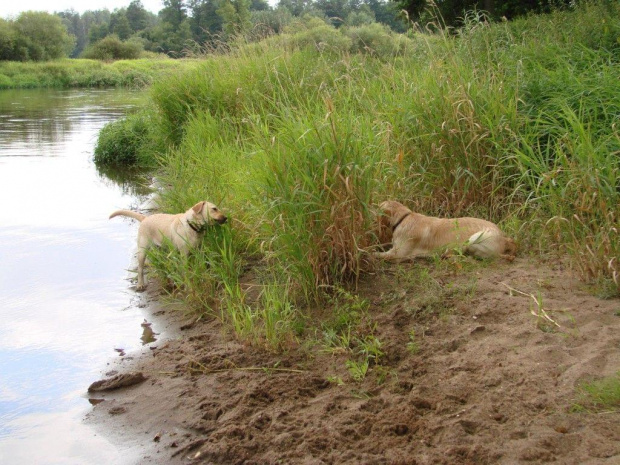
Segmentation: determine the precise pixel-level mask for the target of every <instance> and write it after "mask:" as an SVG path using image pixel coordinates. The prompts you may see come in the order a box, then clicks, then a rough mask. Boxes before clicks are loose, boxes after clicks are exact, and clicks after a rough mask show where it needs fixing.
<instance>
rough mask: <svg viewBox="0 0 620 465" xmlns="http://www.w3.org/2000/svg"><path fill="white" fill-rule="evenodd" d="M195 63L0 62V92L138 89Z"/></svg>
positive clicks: (160, 61) (182, 60)
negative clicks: (20, 90)
mask: <svg viewBox="0 0 620 465" xmlns="http://www.w3.org/2000/svg"><path fill="white" fill-rule="evenodd" d="M198 62H199V60H196V59H179V60H173V59H170V58H164V57H162V58H157V59H154V58H149V59H139V60H118V61H112V62H104V61H98V60H85V59H69V58H67V59H62V60H54V61H48V62H16V61H0V89H26V88H59V89H67V88H80V87H132V88H141V87H146V86H149V85H150V84H151V83H153V82H154V81H155V80H158V79H162V78H164V77H165V76H166V75H167V74H169V73H171V72H178V71H182V70H186V71H187V70H190V69H192V68H193V67H194V66H195V65H196V64H197V63H198Z"/></svg>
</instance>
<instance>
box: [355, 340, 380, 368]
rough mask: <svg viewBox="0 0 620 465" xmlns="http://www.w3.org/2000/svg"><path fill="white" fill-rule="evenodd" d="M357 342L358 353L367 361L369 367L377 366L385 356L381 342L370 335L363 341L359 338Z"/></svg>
mask: <svg viewBox="0 0 620 465" xmlns="http://www.w3.org/2000/svg"><path fill="white" fill-rule="evenodd" d="M356 342H357V352H358V353H359V354H360V355H362V356H363V357H364V358H365V359H366V360H367V362H368V364H369V365H370V364H372V365H377V364H378V362H379V359H380V358H381V357H383V355H384V354H383V351H382V350H381V341H380V340H379V339H377V338H376V337H375V336H374V335H372V334H369V335H366V336H364V337H363V338H361V339H360V338H358V339H357V341H356Z"/></svg>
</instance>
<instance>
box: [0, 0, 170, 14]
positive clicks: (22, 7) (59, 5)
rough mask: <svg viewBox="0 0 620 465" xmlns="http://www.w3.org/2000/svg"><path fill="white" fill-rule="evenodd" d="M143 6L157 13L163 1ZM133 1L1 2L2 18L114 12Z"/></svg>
mask: <svg viewBox="0 0 620 465" xmlns="http://www.w3.org/2000/svg"><path fill="white" fill-rule="evenodd" d="M141 1H142V5H143V6H144V8H146V9H147V10H149V11H152V12H153V13H157V12H158V11H159V10H161V9H162V8H163V3H162V0H141ZM130 3H131V0H88V1H84V0H0V17H1V18H5V19H6V18H7V17H9V16H12V17H15V16H17V15H19V13H21V12H22V11H29V10H33V11H48V12H50V13H53V12H55V11H65V10H70V9H71V8H73V9H74V10H75V11H77V12H78V13H83V12H85V11H86V10H103V9H104V8H107V9H108V10H110V11H114V9H115V8H124V7H127V5H129V4H130Z"/></svg>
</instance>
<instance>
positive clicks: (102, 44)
mask: <svg viewBox="0 0 620 465" xmlns="http://www.w3.org/2000/svg"><path fill="white" fill-rule="evenodd" d="M143 50H144V47H143V46H142V43H141V42H140V41H134V40H128V41H126V42H123V41H122V40H120V39H119V38H118V37H117V36H115V35H110V36H107V37H104V38H103V39H101V40H100V41H99V42H97V43H95V44H93V45H91V46H89V47H87V48H86V50H84V52H83V53H82V58H90V59H92V60H135V59H136V58H140V55H141V54H142V51H143Z"/></svg>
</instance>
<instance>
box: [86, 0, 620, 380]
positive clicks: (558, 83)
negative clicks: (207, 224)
mask: <svg viewBox="0 0 620 465" xmlns="http://www.w3.org/2000/svg"><path fill="white" fill-rule="evenodd" d="M619 75H620V4H618V3H617V2H605V1H601V2H593V3H581V4H580V5H579V6H578V7H577V8H576V9H575V10H574V11H565V12H559V11H558V12H553V13H551V14H548V15H541V16H531V17H528V18H524V19H518V20H515V21H511V22H503V23H497V24H489V23H488V22H486V21H485V20H484V18H483V17H482V16H480V15H479V14H476V13H471V14H469V15H468V16H467V17H466V19H465V25H464V27H463V28H462V29H459V30H458V31H454V34H448V33H446V32H445V31H443V30H442V29H441V28H438V27H435V25H430V26H429V28H428V31H427V32H424V33H409V34H406V35H400V34H394V33H391V32H388V31H387V30H386V29H384V28H383V27H381V26H379V25H369V26H361V27H350V28H344V27H343V28H340V29H335V28H333V27H332V26H329V25H327V24H325V23H323V22H322V21H319V20H316V19H313V20H310V21H306V22H299V23H297V24H295V25H294V26H293V27H290V28H289V29H288V30H287V31H285V33H283V34H281V35H277V36H273V37H269V38H267V39H265V40H262V41H260V42H257V43H238V44H236V45H233V46H228V47H227V49H226V50H225V52H221V53H213V54H210V55H208V56H206V57H205V59H204V60H203V62H202V63H201V64H200V65H198V66H197V67H195V68H193V69H191V70H188V71H185V72H180V73H175V74H170V75H167V76H166V77H164V78H162V79H159V80H157V81H156V82H155V83H154V84H153V86H152V89H151V100H152V107H151V108H149V109H147V110H145V111H142V112H139V113H136V114H133V115H130V116H128V117H127V118H126V119H124V120H123V121H120V122H117V123H112V124H111V125H110V126H109V127H108V128H106V130H105V131H104V132H102V136H101V138H100V140H99V144H98V147H97V150H96V161H97V162H98V163H114V160H113V159H112V158H110V157H107V158H106V157H105V156H103V157H102V156H101V154H102V153H108V154H113V153H114V152H115V150H108V148H109V144H114V143H115V142H114V141H115V140H120V138H123V137H129V138H132V137H133V136H132V135H133V134H137V136H136V137H134V141H135V142H136V143H134V144H126V143H125V144H122V145H123V146H125V147H129V148H130V150H131V153H129V154H124V155H122V157H124V158H125V160H130V161H133V162H135V161H136V160H140V161H139V162H140V163H142V164H146V165H150V166H151V167H153V166H156V167H157V177H158V178H159V180H160V181H161V183H162V184H163V185H166V186H168V187H167V188H166V189H165V191H164V192H163V193H162V198H161V202H162V208H163V209H164V210H166V211H173V212H176V211H183V210H184V209H186V208H187V206H188V205H192V204H193V203H195V202H196V201H197V200H200V199H209V200H211V201H213V202H214V203H216V204H218V205H220V206H222V207H223V208H224V209H225V210H226V212H227V214H229V217H230V218H231V219H232V221H229V225H226V226H224V227H221V228H215V229H214V231H213V233H212V234H211V233H209V234H207V235H206V237H205V241H204V244H202V246H201V247H200V248H199V249H198V250H197V251H196V253H194V254H192V255H190V256H189V257H184V256H181V255H179V254H177V253H175V252H174V251H171V250H158V251H153V252H152V253H151V256H150V260H151V263H152V272H153V273H154V274H155V275H157V276H158V277H159V279H160V281H161V282H162V283H163V285H164V287H165V288H166V289H167V290H168V291H169V293H170V295H172V296H173V297H175V298H178V299H180V300H182V301H183V302H184V303H185V304H186V306H188V307H189V308H191V309H192V310H193V311H195V312H197V314H199V315H213V316H215V317H217V318H219V319H221V321H222V323H223V324H224V325H225V327H228V328H230V329H231V331H233V332H234V333H235V334H236V335H237V336H238V337H239V338H240V339H242V340H244V341H247V342H250V343H252V344H256V345H261V346H264V347H268V348H270V349H272V350H283V349H286V348H287V347H288V346H289V344H291V343H292V342H293V341H303V340H304V339H305V340H309V339H313V338H314V339H320V341H321V344H323V346H324V347H326V348H328V350H335V348H338V347H344V348H347V350H352V349H351V348H355V351H356V353H357V354H358V355H359V356H358V357H357V358H352V360H351V363H350V364H348V365H347V366H348V367H349V369H350V372H351V375H352V377H353V378H360V377H363V376H364V375H365V373H366V371H367V369H368V365H369V364H370V365H379V364H380V363H379V361H380V359H381V356H382V349H381V342H380V341H379V340H378V339H376V338H375V337H374V333H373V329H372V324H370V323H369V321H368V318H367V315H366V311H365V309H366V307H367V303H366V302H365V300H364V299H362V298H360V297H359V296H357V295H356V284H357V283H358V280H359V279H360V277H361V276H364V274H365V273H368V272H372V271H376V269H377V267H382V266H384V265H383V264H380V263H373V262H372V261H371V260H369V259H368V255H367V254H366V253H365V252H364V250H368V249H369V248H372V247H376V246H377V245H378V244H380V243H381V242H382V240H383V237H382V231H380V230H379V227H378V224H377V223H376V221H375V217H376V214H377V212H376V207H375V206H376V204H377V203H378V202H379V201H382V200H385V199H388V198H392V199H398V200H400V201H403V202H405V203H407V204H408V206H411V207H412V208H413V209H417V210H419V211H421V212H424V213H425V214H431V215H437V216H468V215H469V216H481V217H485V218H488V219H490V220H493V221H494V222H497V223H499V224H500V225H501V227H502V228H503V230H505V231H506V232H507V233H508V234H510V235H511V236H512V237H516V238H517V240H518V241H519V243H520V251H521V252H520V253H521V254H522V255H525V256H527V255H528V254H532V255H543V256H547V257H548V256H550V255H552V256H558V257H560V256H561V257H568V258H569V260H570V263H571V265H572V266H573V268H574V269H575V270H577V271H578V273H579V275H580V276H581V278H582V279H583V280H584V281H586V282H588V283H590V284H592V285H593V291H594V292H596V293H598V294H599V295H600V296H602V297H615V296H617V295H618V292H619V290H620V276H618V273H619V272H620V264H619V263H618V260H619V259H620V241H618V230H619V228H620V216H619V215H620V211H619V210H618V205H619V202H618V201H619V195H620V181H619V168H620V161H619V160H620V158H619V155H620V133H619V129H620V128H619V127H618V115H620V81H619V80H618V76H619ZM108 134H113V135H112V136H111V137H107V135H108ZM104 135H106V136H105V137H104ZM97 157H99V158H97ZM437 266H443V267H449V266H451V265H450V264H448V263H446V264H439V265H437ZM458 266H459V267H462V266H480V264H473V265H472V264H463V263H461V264H459V265H458ZM413 270H414V271H415V273H417V275H416V276H417V277H416V279H417V280H424V276H425V275H424V273H425V272H424V271H423V270H424V267H418V266H416V267H414V268H413ZM422 287H424V286H422ZM462 291H463V292H465V293H467V292H469V291H467V290H466V289H465V290H462ZM438 299H439V300H441V299H440V298H438ZM317 308H321V309H329V311H328V312H325V311H322V310H321V311H319V310H316V309H317ZM439 313H440V311H438V314H439ZM321 315H322V316H321ZM325 315H328V316H325ZM418 344H419V341H418V340H417V339H416V334H415V333H413V332H412V333H411V341H410V347H411V352H412V353H413V352H416V351H417V348H418Z"/></svg>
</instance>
